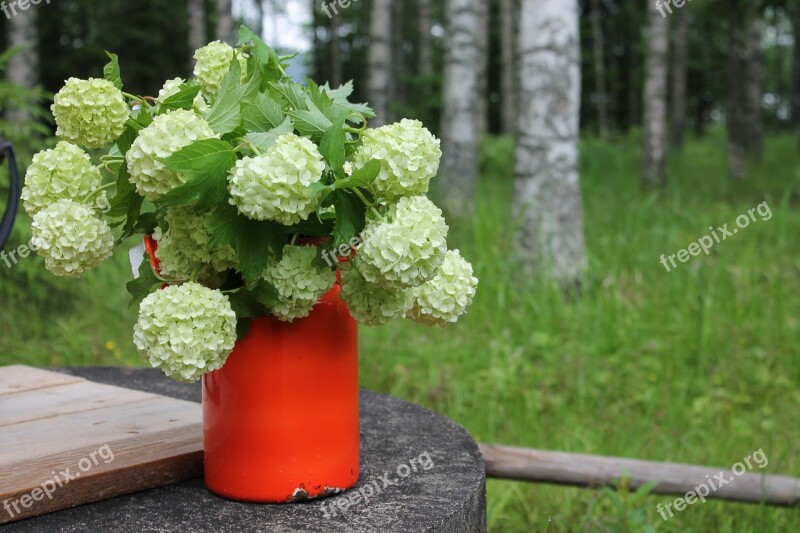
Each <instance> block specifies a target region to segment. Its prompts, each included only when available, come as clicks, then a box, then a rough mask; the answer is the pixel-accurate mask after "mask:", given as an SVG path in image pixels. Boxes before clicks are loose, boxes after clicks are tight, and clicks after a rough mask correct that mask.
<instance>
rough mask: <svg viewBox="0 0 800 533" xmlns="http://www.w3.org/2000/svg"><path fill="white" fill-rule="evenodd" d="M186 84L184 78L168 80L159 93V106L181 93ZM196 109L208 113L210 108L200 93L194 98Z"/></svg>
mask: <svg viewBox="0 0 800 533" xmlns="http://www.w3.org/2000/svg"><path fill="white" fill-rule="evenodd" d="M184 83H186V81H185V80H184V79H183V78H173V79H171V80H167V81H165V82H164V86H163V87H162V88H161V90H160V91H158V98H156V100H157V101H158V103H159V104H163V103H164V101H165V100H166V99H167V98H169V97H170V96H175V95H176V94H178V93H179V92H181V85H183V84H184ZM193 103H194V108H195V109H197V110H198V111H200V112H201V113H206V112H207V111H208V110H209V109H210V108H209V107H208V103H206V100H205V98H203V95H202V94H200V93H198V94H197V96H195V97H194V100H193Z"/></svg>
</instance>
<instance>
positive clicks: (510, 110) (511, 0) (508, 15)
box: [500, 0, 518, 134]
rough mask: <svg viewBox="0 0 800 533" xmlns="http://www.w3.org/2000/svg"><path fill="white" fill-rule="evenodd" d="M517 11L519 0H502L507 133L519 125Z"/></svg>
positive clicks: (503, 112)
mask: <svg viewBox="0 0 800 533" xmlns="http://www.w3.org/2000/svg"><path fill="white" fill-rule="evenodd" d="M517 12H518V10H517V0H500V26H501V30H500V60H501V65H502V73H501V74H500V109H501V111H500V112H501V120H502V131H503V133H505V134H513V133H514V132H515V131H516V126H517V110H516V101H517V94H516V93H517V87H516V80H517V76H516V72H517V65H516V61H515V60H514V55H515V47H516V43H515V40H516V36H517Z"/></svg>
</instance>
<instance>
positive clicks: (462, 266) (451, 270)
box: [407, 250, 478, 326]
mask: <svg viewBox="0 0 800 533" xmlns="http://www.w3.org/2000/svg"><path fill="white" fill-rule="evenodd" d="M477 287H478V278H476V277H475V276H473V275H472V265H471V264H469V263H468V262H467V261H466V260H465V259H464V258H462V257H461V253H460V252H459V251H458V250H451V251H448V252H447V254H446V255H445V257H444V261H442V264H441V265H440V266H439V269H438V271H437V273H436V276H434V277H433V279H431V280H430V281H428V282H427V283H425V284H424V285H422V286H420V287H416V288H415V289H412V294H413V304H412V307H411V309H410V310H409V311H408V315H407V316H408V318H410V319H412V320H414V321H415V322H420V323H423V324H427V325H429V326H444V325H447V324H450V323H453V322H456V321H457V320H458V318H459V317H460V316H461V315H463V314H464V313H466V312H467V307H469V305H470V304H471V303H472V299H473V298H474V297H475V292H476V290H477Z"/></svg>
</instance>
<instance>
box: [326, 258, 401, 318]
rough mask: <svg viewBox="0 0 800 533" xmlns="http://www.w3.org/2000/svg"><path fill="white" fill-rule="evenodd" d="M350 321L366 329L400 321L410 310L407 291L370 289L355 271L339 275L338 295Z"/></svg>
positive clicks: (374, 286) (369, 284)
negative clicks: (364, 326) (397, 319)
mask: <svg viewBox="0 0 800 533" xmlns="http://www.w3.org/2000/svg"><path fill="white" fill-rule="evenodd" d="M339 297H340V298H341V299H342V300H343V301H344V302H345V303H347V309H348V310H349V311H350V314H351V315H353V318H355V319H356V320H358V321H359V322H360V323H362V324H364V325H366V326H382V325H384V324H386V323H387V322H389V321H390V320H392V319H395V318H402V317H403V316H404V315H405V314H406V312H407V311H408V310H409V309H410V308H411V293H410V292H409V291H408V290H405V289H404V290H395V289H387V288H384V287H379V286H377V285H373V284H372V283H370V282H368V281H367V280H365V279H364V277H363V276H362V275H361V274H360V273H359V272H358V271H357V270H355V269H352V270H348V271H344V272H342V292H341V293H340V294H339Z"/></svg>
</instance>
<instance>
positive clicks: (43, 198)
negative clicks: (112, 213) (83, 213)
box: [22, 141, 108, 216]
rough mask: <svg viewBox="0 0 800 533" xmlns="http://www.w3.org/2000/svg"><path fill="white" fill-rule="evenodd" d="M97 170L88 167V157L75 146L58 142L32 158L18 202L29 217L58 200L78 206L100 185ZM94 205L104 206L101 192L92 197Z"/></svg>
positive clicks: (90, 165) (90, 161)
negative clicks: (20, 198) (67, 201)
mask: <svg viewBox="0 0 800 533" xmlns="http://www.w3.org/2000/svg"><path fill="white" fill-rule="evenodd" d="M102 181H103V179H102V177H101V175H100V171H99V170H98V169H97V168H96V167H94V166H93V165H92V160H91V159H90V158H89V155H88V154H87V153H86V152H84V151H83V150H82V149H81V148H79V147H78V146H75V145H74V144H70V143H68V142H64V141H61V142H59V143H58V144H57V145H56V147H55V148H53V149H52V150H44V151H42V152H39V153H38V154H36V155H35V156H33V162H32V163H31V166H30V167H28V172H27V173H26V175H25V187H24V188H23V189H22V202H23V206H24V207H25V211H26V212H27V213H28V214H29V215H30V216H33V215H35V214H36V213H38V212H39V211H41V210H42V209H44V208H46V207H47V206H49V205H50V204H53V203H55V202H56V201H58V200H63V199H68V200H73V201H75V202H78V203H81V202H82V201H83V199H84V198H86V196H87V195H89V194H90V193H92V192H95V191H96V190H97V189H99V188H100V186H101V184H102ZM95 202H96V204H97V205H106V204H107V202H108V200H107V198H106V193H105V191H103V192H101V193H100V194H99V195H97V196H96V197H95Z"/></svg>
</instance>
